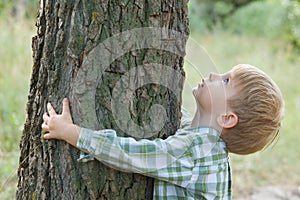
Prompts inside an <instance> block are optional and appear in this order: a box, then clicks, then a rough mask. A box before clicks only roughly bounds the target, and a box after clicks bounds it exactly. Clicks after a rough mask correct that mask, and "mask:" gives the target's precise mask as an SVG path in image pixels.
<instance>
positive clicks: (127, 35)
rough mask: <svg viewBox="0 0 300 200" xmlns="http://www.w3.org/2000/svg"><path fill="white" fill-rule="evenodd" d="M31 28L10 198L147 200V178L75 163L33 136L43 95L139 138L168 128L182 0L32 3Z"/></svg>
mask: <svg viewBox="0 0 300 200" xmlns="http://www.w3.org/2000/svg"><path fill="white" fill-rule="evenodd" d="M36 25H37V35H36V36H35V37H34V38H33V40H32V49H33V60H34V64H33V71H32V77H31V83H30V91H29V96H28V103H27V119H26V122H25V125H24V131H23V135H22V139H21V143H20V148H21V155H20V167H19V170H18V176H19V182H18V189H17V194H16V196H17V199H152V192H153V188H152V185H153V180H152V179H150V178H148V177H143V176H141V175H137V174H130V173H123V172H119V171H117V170H114V169H111V168H109V167H106V166H104V165H103V164H101V163H100V162H98V161H90V162H86V163H82V162H77V159H78V157H79V151H78V150H77V149H76V148H73V147H71V146H69V145H68V144H66V143H64V142H61V141H44V140H43V139H41V127H40V126H41V123H42V114H43V113H44V112H45V111H46V109H45V107H46V103H47V102H48V101H50V102H51V103H52V104H53V105H54V107H55V109H56V110H57V112H60V111H61V110H60V108H61V101H62V99H63V98H64V97H68V98H69V100H70V103H71V110H72V115H73V120H74V122H75V123H76V124H78V125H80V126H83V127H86V128H91V129H103V128H113V129H115V130H117V132H118V134H119V135H121V136H128V135H126V133H129V136H134V137H136V138H138V139H139V138H143V137H147V138H155V137H162V138H164V137H167V136H168V135H170V134H173V133H174V132H175V130H176V129H177V128H178V126H179V121H180V107H181V90H182V87H183V80H184V72H183V68H182V67H183V57H184V54H185V44H186V40H187V35H188V20H187V1H185V0H180V1H178V0H161V1H157V0H151V1H123V0H115V1H101V0H100V1H95V0H93V1H80V0H74V1H67V0H60V1H43V0H40V2H39V14H38V17H37V23H36ZM157 117H159V118H157ZM149 130H150V131H149Z"/></svg>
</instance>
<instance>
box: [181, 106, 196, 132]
mask: <svg viewBox="0 0 300 200" xmlns="http://www.w3.org/2000/svg"><path fill="white" fill-rule="evenodd" d="M181 114H182V116H181V122H180V128H181V129H183V128H189V127H191V124H192V120H193V117H192V116H191V115H190V113H189V112H188V111H187V110H186V109H185V108H184V107H182V108H181Z"/></svg>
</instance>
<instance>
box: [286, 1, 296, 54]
mask: <svg viewBox="0 0 300 200" xmlns="http://www.w3.org/2000/svg"><path fill="white" fill-rule="evenodd" d="M282 3H283V5H284V6H285V7H286V9H287V10H288V11H289V13H288V21H289V23H288V27H289V29H288V33H287V38H288V41H290V42H291V44H292V45H293V46H294V47H295V48H297V49H298V51H300V0H283V1H282Z"/></svg>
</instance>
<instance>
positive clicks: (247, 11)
mask: <svg viewBox="0 0 300 200" xmlns="http://www.w3.org/2000/svg"><path fill="white" fill-rule="evenodd" d="M287 14H288V12H287V10H286V9H285V8H284V7H283V6H282V5H281V3H280V2H279V1H274V0H273V1H272V0H270V1H257V2H254V3H251V4H249V5H248V6H245V7H243V8H240V9H239V10H237V11H236V12H235V13H234V14H233V15H232V16H230V17H229V18H228V19H227V20H226V22H225V27H226V28H227V29H228V30H230V31H232V32H234V33H238V34H248V35H259V36H267V37H271V38H276V37H281V38H282V37H284V35H285V34H286V32H287V30H288V27H287Z"/></svg>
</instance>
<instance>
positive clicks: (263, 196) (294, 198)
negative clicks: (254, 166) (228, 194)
mask: <svg viewBox="0 0 300 200" xmlns="http://www.w3.org/2000/svg"><path fill="white" fill-rule="evenodd" d="M237 200H300V186H283V187H280V186H268V187H262V188H257V189H255V190H253V191H252V192H251V193H250V194H249V196H247V197H243V198H238V199H237Z"/></svg>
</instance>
